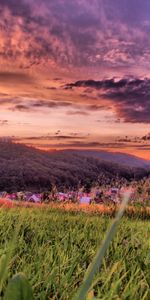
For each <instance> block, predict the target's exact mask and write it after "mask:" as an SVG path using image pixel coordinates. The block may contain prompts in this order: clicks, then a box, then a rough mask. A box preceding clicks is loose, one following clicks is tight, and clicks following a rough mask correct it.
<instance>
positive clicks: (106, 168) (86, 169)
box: [0, 142, 150, 192]
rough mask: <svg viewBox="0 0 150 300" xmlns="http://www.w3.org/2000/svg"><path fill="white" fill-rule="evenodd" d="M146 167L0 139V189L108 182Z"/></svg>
mask: <svg viewBox="0 0 150 300" xmlns="http://www.w3.org/2000/svg"><path fill="white" fill-rule="evenodd" d="M93 154H94V152H93ZM149 170H150V169H149ZM149 170H146V169H144V168H138V169H137V168H136V169H133V168H131V167H127V166H122V165H119V164H116V163H114V162H110V161H109V162H108V161H102V160H101V159H99V158H97V157H96V155H95V156H94V155H92V153H91V155H90V153H89V152H81V151H58V152H57V151H56V152H52V153H48V152H44V151H40V150H37V149H34V148H31V147H27V146H25V145H21V144H14V143H11V142H0V190H1V191H4V190H6V191H8V192H11V191H19V190H32V191H43V190H47V189H48V190H49V189H50V188H51V186H52V184H56V185H57V186H58V187H59V188H60V189H61V190H62V189H64V188H65V187H66V188H73V187H74V188H77V187H79V185H90V184H92V183H93V182H95V181H100V182H101V183H102V184H109V183H110V182H112V181H113V180H114V181H115V179H116V177H117V178H119V180H121V179H122V178H127V179H131V178H133V177H136V178H138V177H141V176H144V175H146V174H148V173H150V172H149Z"/></svg>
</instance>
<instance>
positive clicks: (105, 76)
mask: <svg viewBox="0 0 150 300" xmlns="http://www.w3.org/2000/svg"><path fill="white" fill-rule="evenodd" d="M0 15H1V18H0V138H1V139H2V140H9V139H10V140H12V141H14V142H17V143H25V144H27V145H29V146H34V147H37V148H40V149H43V150H59V149H96V150H98V149H102V150H107V151H113V152H125V153H130V154H134V155H137V156H139V157H143V158H146V159H150V39H149V35H150V18H149V15H150V1H149V0H115V1H113V0H92V1H91V0H55V1H53V0H36V1H34V0H0Z"/></svg>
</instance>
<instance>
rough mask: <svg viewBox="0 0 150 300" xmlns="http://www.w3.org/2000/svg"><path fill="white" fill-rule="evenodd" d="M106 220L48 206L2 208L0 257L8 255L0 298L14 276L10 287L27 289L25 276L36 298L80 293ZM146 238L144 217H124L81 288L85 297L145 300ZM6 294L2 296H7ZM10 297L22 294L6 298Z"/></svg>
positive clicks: (61, 299) (149, 266) (148, 229)
mask: <svg viewBox="0 0 150 300" xmlns="http://www.w3.org/2000/svg"><path fill="white" fill-rule="evenodd" d="M16 224H18V232H17V234H16V235H15V238H14V241H13V247H12V246H10V245H11V243H12V242H11V241H12V237H13V235H14V228H15V227H16ZM110 224H111V219H110V217H109V216H103V217H102V216H97V215H95V216H94V215H87V214H83V213H78V214H75V213H74V214H70V213H69V212H65V213H63V211H60V210H54V209H51V208H49V209H45V208H44V209H42V208H41V209H39V208H30V209H29V210H27V209H24V208H13V209H11V210H9V209H4V208H2V209H1V210H0V256H1V259H2V260H3V258H4V255H6V254H7V253H8V252H9V251H8V250H10V249H12V251H11V253H9V262H8V263H7V268H6V269H7V271H6V273H5V278H4V280H3V282H2V285H1V299H3V298H4V294H5V295H6V289H7V286H8V279H10V278H12V276H14V275H15V277H14V278H13V287H15V289H16V287H17V290H21V289H22V287H23V286H24V288H25V289H26V291H28V292H29V290H30V287H29V285H28V283H27V281H26V279H25V277H24V275H25V276H26V278H28V280H29V282H30V286H32V289H33V294H34V298H35V299H36V300H46V299H47V300H49V299H53V300H70V299H73V297H74V295H75V294H76V295H79V294H78V290H79V288H80V287H81V286H82V282H83V280H84V276H85V273H86V270H87V268H88V266H89V265H90V263H91V262H92V260H93V259H94V256H95V252H96V249H97V248H98V246H99V244H100V243H102V241H103V240H104V236H105V232H106V230H107V228H108V226H110ZM149 236H150V223H149V222H148V221H144V220H143V221H142V220H139V219H135V220H129V219H127V218H125V217H123V219H122V222H121V224H119V226H118V230H117V232H116V235H115V238H114V239H113V241H112V242H111V243H110V245H109V249H108V250H107V251H106V253H105V257H104V258H103V260H102V261H101V270H100V272H96V273H95V272H94V276H93V278H92V280H91V281H90V284H89V285H88V288H87V290H86V292H87V291H88V290H89V287H90V290H91V291H92V292H91V293H89V297H90V298H89V299H92V297H95V298H96V299H105V300H106V299H123V300H124V299H126V300H129V299H135V300H136V299H137V300H139V299H143V300H144V299H146V300H148V299H149V298H150V292H149V284H150V282H149V278H150V257H149V249H150V245H149V242H150V240H149ZM10 254H11V255H10ZM98 261H99V260H98ZM2 266H3V264H2ZM96 269H97V268H96ZM20 272H23V273H24V275H22V274H20ZM17 273H19V275H18V277H16V274H17ZM16 281H17V282H18V284H16ZM10 288H11V289H12V280H11V281H10V282H9V293H10ZM11 291H12V290H11ZM80 291H81V290H80ZM30 292H31V290H30ZM9 293H7V295H6V296H7V298H4V300H6V299H7V300H8V299H9V298H8V297H10V296H9V295H10V294H9ZM11 295H12V293H11ZM26 295H27V297H29V296H28V294H26ZM19 297H24V295H23V294H22V296H19ZM76 297H77V296H76ZM14 299H25V298H10V300H14ZM31 299H33V298H31ZM28 300H30V299H29V298H28ZM82 300H83V299H82Z"/></svg>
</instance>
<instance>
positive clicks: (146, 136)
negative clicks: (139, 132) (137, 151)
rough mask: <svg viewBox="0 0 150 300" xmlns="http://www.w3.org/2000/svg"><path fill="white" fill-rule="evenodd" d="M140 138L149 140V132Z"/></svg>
mask: <svg viewBox="0 0 150 300" xmlns="http://www.w3.org/2000/svg"><path fill="white" fill-rule="evenodd" d="M142 140H143V141H149V140H150V133H148V134H147V135H144V136H143V137H142Z"/></svg>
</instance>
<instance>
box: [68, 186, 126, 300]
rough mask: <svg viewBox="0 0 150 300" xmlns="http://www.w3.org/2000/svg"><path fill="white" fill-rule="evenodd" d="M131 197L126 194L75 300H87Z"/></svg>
mask: <svg viewBox="0 0 150 300" xmlns="http://www.w3.org/2000/svg"><path fill="white" fill-rule="evenodd" d="M130 195H131V192H130V190H129V191H128V192H126V193H125V194H124V197H123V201H122V204H121V206H120V209H119V211H118V213H117V215H116V217H115V219H114V221H113V223H112V225H111V227H110V228H109V230H108V232H107V234H106V238H105V240H104V241H103V243H102V246H101V247H100V248H99V249H98V252H97V254H96V255H95V257H94V259H93V261H92V263H91V264H90V266H89V267H88V269H87V272H86V274H85V278H84V281H83V284H82V286H81V288H80V289H79V292H78V293H77V295H75V297H74V298H73V299H74V300H85V299H86V296H87V294H88V291H89V289H90V287H91V284H92V281H93V279H94V276H95V274H96V272H97V271H98V269H99V268H100V267H101V264H102V261H103V258H104V255H105V253H106V251H107V249H108V247H109V244H110V242H111V240H112V239H113V237H114V235H115V233H116V230H117V226H118V224H119V221H120V219H121V217H122V215H123V213H124V211H125V208H126V206H127V204H128V201H129V199H130Z"/></svg>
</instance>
